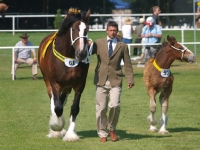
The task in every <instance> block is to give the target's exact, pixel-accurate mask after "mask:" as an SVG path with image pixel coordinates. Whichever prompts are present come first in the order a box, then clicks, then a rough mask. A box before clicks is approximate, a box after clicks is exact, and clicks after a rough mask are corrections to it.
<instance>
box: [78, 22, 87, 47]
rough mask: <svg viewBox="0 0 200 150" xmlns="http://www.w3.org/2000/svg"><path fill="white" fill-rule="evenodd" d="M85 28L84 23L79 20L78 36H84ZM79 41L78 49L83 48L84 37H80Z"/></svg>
mask: <svg viewBox="0 0 200 150" xmlns="http://www.w3.org/2000/svg"><path fill="white" fill-rule="evenodd" d="M85 28H86V25H85V23H83V22H81V24H80V25H79V29H80V31H79V37H82V36H84V30H85ZM79 41H80V50H84V38H80V39H79Z"/></svg>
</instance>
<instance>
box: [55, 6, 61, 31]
mask: <svg viewBox="0 0 200 150" xmlns="http://www.w3.org/2000/svg"><path fill="white" fill-rule="evenodd" d="M61 22H62V15H61V10H60V9H58V10H57V14H56V15H55V20H54V29H59V28H60V25H61Z"/></svg>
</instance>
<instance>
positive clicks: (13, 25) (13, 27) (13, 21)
mask: <svg viewBox="0 0 200 150" xmlns="http://www.w3.org/2000/svg"><path fill="white" fill-rule="evenodd" d="M12 30H13V35H15V17H14V16H13V17H12Z"/></svg>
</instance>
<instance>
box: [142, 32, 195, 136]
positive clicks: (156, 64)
mask: <svg viewBox="0 0 200 150" xmlns="http://www.w3.org/2000/svg"><path fill="white" fill-rule="evenodd" d="M174 60H181V61H185V62H191V63H193V62H195V57H194V54H193V53H192V52H191V51H190V50H189V49H187V48H186V47H185V46H184V45H182V44H180V43H179V42H177V41H176V39H175V38H174V37H173V36H169V35H168V36H167V42H164V43H163V44H162V45H161V46H160V47H159V48H158V49H157V51H156V53H155V55H154V58H153V59H150V60H148V61H147V62H146V64H145V68H144V76H143V80H144V84H145V86H146V89H147V92H148V95H149V98H150V115H149V116H148V120H149V123H150V129H149V130H150V131H157V127H156V123H157V122H156V118H155V112H156V99H155V97H156V94H158V93H160V96H159V102H160V105H161V110H162V112H161V113H162V114H161V119H160V126H161V127H160V130H159V133H160V134H167V133H168V131H167V130H166V125H167V115H166V114H167V111H168V102H169V96H170V94H171V93H172V85H173V81H174V77H173V75H172V73H171V71H170V66H171V64H172V63H173V62H174Z"/></svg>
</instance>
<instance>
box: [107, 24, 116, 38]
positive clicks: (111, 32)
mask: <svg viewBox="0 0 200 150" xmlns="http://www.w3.org/2000/svg"><path fill="white" fill-rule="evenodd" d="M106 32H107V35H108V37H109V38H111V39H113V38H115V37H116V36H117V32H118V30H117V28H116V27H114V26H108V28H107V30H106Z"/></svg>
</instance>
